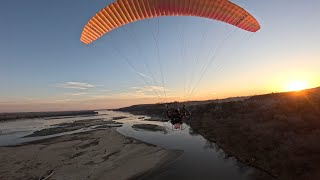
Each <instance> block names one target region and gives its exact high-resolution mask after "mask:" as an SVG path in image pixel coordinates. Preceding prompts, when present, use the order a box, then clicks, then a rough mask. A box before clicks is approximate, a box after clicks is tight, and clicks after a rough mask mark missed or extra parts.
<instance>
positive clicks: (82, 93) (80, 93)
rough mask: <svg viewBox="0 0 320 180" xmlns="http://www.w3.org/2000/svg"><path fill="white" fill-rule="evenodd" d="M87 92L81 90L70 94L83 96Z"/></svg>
mask: <svg viewBox="0 0 320 180" xmlns="http://www.w3.org/2000/svg"><path fill="white" fill-rule="evenodd" d="M86 94H87V93H85V92H79V93H71V94H70V95H71V96H83V95H86Z"/></svg>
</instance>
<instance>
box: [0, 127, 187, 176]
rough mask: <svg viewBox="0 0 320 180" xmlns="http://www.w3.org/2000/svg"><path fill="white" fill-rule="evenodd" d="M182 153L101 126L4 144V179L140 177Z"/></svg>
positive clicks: (0, 169) (1, 151)
mask: <svg viewBox="0 0 320 180" xmlns="http://www.w3.org/2000/svg"><path fill="white" fill-rule="evenodd" d="M181 154H182V151H178V150H167V149H164V148H161V147H158V146H155V145H153V144H149V143H145V142H142V141H140V140H137V139H134V138H130V137H126V136H124V135H122V134H120V133H119V132H117V131H116V129H115V128H107V129H104V130H101V129H99V130H94V131H89V132H81V133H77V134H71V135H63V136H59V137H55V138H49V139H44V140H38V141H34V142H29V143H25V144H21V145H16V146H9V147H0V157H1V162H0V179H28V178H29V179H30V178H31V179H32V178H33V179H34V178H36V179H39V178H40V179H41V178H45V177H47V176H49V175H50V178H53V179H79V178H80V179H81V178H85V179H106V178H108V179H110V180H112V179H115V180H116V179H137V178H143V177H147V176H149V175H151V174H153V173H155V172H159V171H161V170H163V169H164V168H166V167H167V166H168V165H170V164H171V163H173V162H175V160H176V159H178V158H179V157H180V155H181ZM13 157H14V158H13ZM133 167H134V168H133ZM51 173H52V174H51Z"/></svg>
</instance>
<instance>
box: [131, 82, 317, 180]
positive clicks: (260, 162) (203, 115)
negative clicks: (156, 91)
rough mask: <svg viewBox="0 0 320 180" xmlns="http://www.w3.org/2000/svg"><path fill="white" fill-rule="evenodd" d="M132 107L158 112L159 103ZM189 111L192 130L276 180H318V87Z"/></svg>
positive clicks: (217, 104) (207, 104) (216, 103)
mask: <svg viewBox="0 0 320 180" xmlns="http://www.w3.org/2000/svg"><path fill="white" fill-rule="evenodd" d="M138 107H139V108H138ZM131 108H132V107H131ZM134 109H135V110H136V111H135V113H139V112H138V111H137V110H141V112H142V113H147V112H152V113H151V114H156V112H159V111H160V105H144V106H134ZM162 109H163V106H162ZM190 109H191V110H192V113H193V118H192V121H190V126H191V127H192V129H193V130H194V131H195V132H197V133H199V134H201V135H203V136H204V137H205V138H207V139H208V140H210V141H212V142H215V143H217V144H218V145H219V146H220V147H222V148H223V149H224V150H225V152H227V153H228V154H229V155H230V156H234V157H236V158H237V159H239V160H240V161H242V162H245V163H247V164H250V165H251V166H255V167H257V168H259V169H261V170H264V171H266V172H268V173H270V174H272V175H273V176H274V177H278V178H279V179H288V180H289V179H290V180H300V179H301V180H302V179H303V180H305V179H320V173H319V172H320V143H318V138H319V137H320V88H313V89H308V90H304V91H300V92H286V93H273V94H266V95H258V96H252V97H250V98H247V99H243V100H240V101H239V100H236V101H228V102H221V101H220V102H219V101H211V102H209V103H205V104H200V105H193V106H190ZM126 110H128V111H130V110H132V109H130V108H127V109H126ZM162 111H163V110H162Z"/></svg>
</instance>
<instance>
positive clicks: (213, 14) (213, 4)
mask: <svg viewBox="0 0 320 180" xmlns="http://www.w3.org/2000/svg"><path fill="white" fill-rule="evenodd" d="M160 16H198V17H204V18H209V19H213V20H218V21H222V22H225V23H228V24H231V25H233V26H236V27H238V28H241V29H243V30H246V31H249V32H256V31H258V30H259V29H260V25H259V23H258V22H257V20H256V19H255V18H254V17H253V16H252V15H250V14H249V13H248V12H247V11H246V10H244V9H243V8H241V7H239V6H237V5H236V4H234V3H232V2H230V1H228V0H117V1H115V2H113V3H112V4H110V5H108V6H106V7H105V8H103V9H102V10H101V11H99V12H98V13H97V14H96V15H95V16H94V17H92V18H91V19H90V20H89V22H88V23H87V25H86V26H85V27H84V29H83V31H82V34H81V38H80V41H81V42H83V43H84V44H89V43H91V42H93V41H95V40H97V39H98V38H100V37H101V36H102V35H104V34H106V33H108V32H110V31H112V30H113V29H116V28H118V27H121V26H123V25H125V24H128V23H132V22H135V21H139V20H143V19H148V18H156V17H160Z"/></svg>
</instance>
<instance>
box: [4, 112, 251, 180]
mask: <svg viewBox="0 0 320 180" xmlns="http://www.w3.org/2000/svg"><path fill="white" fill-rule="evenodd" d="M119 116H125V117H126V118H123V119H120V120H117V122H122V123H124V124H123V126H122V127H119V128H117V131H118V132H119V133H121V134H123V135H125V136H129V137H133V138H136V139H139V140H141V141H144V142H147V143H151V144H154V145H157V146H161V147H164V148H167V149H175V150H182V151H183V152H184V153H183V154H182V156H181V157H180V158H178V159H177V160H176V161H175V162H174V163H173V164H171V165H170V166H169V167H168V168H167V169H165V170H163V171H162V172H159V173H157V174H155V175H153V176H152V177H148V179H154V180H158V179H184V180H188V179H219V180H249V179H252V178H253V174H254V172H255V171H256V170H255V169H254V168H251V167H248V166H246V165H244V164H242V163H240V162H238V161H237V160H235V159H234V158H232V157H228V158H227V157H226V155H225V153H224V152H223V150H222V149H220V148H219V147H218V146H217V145H216V144H214V143H210V142H208V141H207V140H206V139H205V138H204V137H203V136H201V135H198V134H196V133H194V132H193V131H192V129H191V128H190V127H189V126H187V125H184V128H183V130H172V129H171V128H170V127H171V124H169V123H163V122H158V121H146V120H144V119H142V118H143V117H142V116H137V115H132V114H129V113H124V112H116V111H98V115H97V116H74V117H59V118H39V119H24V120H16V121H7V122H1V123H0V146H8V145H16V144H20V143H25V142H30V141H33V140H39V139H45V138H49V137H54V136H61V135H64V134H73V133H77V132H84V131H90V130H92V128H85V129H79V130H76V131H71V132H67V133H60V134H55V135H50V136H42V137H32V138H22V137H23V136H26V135H29V134H31V133H33V132H34V131H36V130H41V129H44V128H48V127H52V126H56V125H58V124H60V123H64V122H73V121H76V120H87V119H93V118H102V119H104V120H111V119H112V118H113V117H119ZM145 118H146V117H145ZM134 124H155V125H159V126H165V127H167V128H166V129H165V130H164V131H149V130H142V129H135V128H132V125H134Z"/></svg>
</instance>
